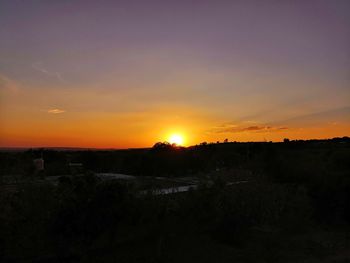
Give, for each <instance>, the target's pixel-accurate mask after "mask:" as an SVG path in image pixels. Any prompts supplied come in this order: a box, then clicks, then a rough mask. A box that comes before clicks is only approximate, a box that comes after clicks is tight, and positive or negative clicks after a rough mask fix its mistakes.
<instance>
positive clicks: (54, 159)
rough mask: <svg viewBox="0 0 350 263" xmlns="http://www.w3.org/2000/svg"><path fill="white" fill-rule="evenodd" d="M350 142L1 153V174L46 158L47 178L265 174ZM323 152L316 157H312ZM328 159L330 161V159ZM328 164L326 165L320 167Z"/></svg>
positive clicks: (24, 170)
mask: <svg viewBox="0 0 350 263" xmlns="http://www.w3.org/2000/svg"><path fill="white" fill-rule="evenodd" d="M349 145H350V140H349V138H347V137H345V138H335V139H332V140H311V141H289V140H288V141H285V142H284V143H269V142H261V143H238V142H231V143H211V144H207V143H202V144H200V145H196V146H192V147H188V148H183V147H177V146H174V145H170V144H167V143H157V144H155V145H154V147H153V148H150V149H131V150H116V151H112V150H109V151H93V150H87V151H55V150H46V149H33V150H28V151H25V152H0V175H18V174H19V175H31V174H33V173H34V171H35V170H34V167H33V159H35V158H38V157H40V156H43V158H44V160H45V175H47V176H51V175H64V174H69V173H71V169H70V167H69V163H81V164H82V166H83V168H84V169H85V170H86V171H93V172H111V173H125V174H132V175H136V176H137V175H141V176H186V175H195V174H198V173H201V172H209V171H213V170H215V169H222V168H245V167H248V168H249V169H257V170H259V169H260V170H261V169H265V168H266V167H265V164H266V162H267V163H268V162H269V160H270V161H273V158H274V156H275V155H276V156H278V155H281V154H282V156H283V154H284V153H285V152H286V153H287V152H291V153H292V152H299V153H300V155H298V156H304V155H305V154H306V155H308V156H309V155H310V154H311V156H309V158H311V159H312V158H313V157H315V158H316V159H315V161H316V162H317V161H320V160H319V159H317V155H325V154H326V155H327V156H329V157H330V158H335V157H334V155H337V154H338V155H341V153H339V152H341V151H345V152H346V151H347V149H348V148H349ZM313 151H314V152H317V153H316V155H314V156H313V155H312V152H313ZM325 158H326V157H325ZM320 165H322V164H320Z"/></svg>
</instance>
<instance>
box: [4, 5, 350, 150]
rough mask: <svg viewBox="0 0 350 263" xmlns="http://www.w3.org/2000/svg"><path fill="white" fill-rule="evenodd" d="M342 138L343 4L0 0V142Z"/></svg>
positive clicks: (345, 130)
mask: <svg viewBox="0 0 350 263" xmlns="http://www.w3.org/2000/svg"><path fill="white" fill-rule="evenodd" d="M172 133H180V134H183V135H184V136H185V143H186V145H191V144H196V143H199V142H202V141H208V142H211V141H215V142H216V141H217V140H220V141H222V140H224V139H225V138H228V139H229V140H230V141H263V140H268V141H269V140H273V141H280V140H282V139H283V138H286V137H288V138H290V139H309V138H329V137H336V136H349V135H350V1H348V0H344V1H342V0H328V1H322V0H319V1H311V0H310V1H308V0H295V1H286V0H271V1H269V0H266V1H261V0H256V1H250V0H246V1H244V0H240V1H235V0H227V1H224V0H216V1H212V0H211V1H207V0H198V1H195V0H192V1H191V0H187V1H181V0H178V1H174V0H172V1H167V0H161V1H160V0H159V1H152V0H147V1H143V0H140V1H133V0H127V1H121V0H115V1H102V0H98V1H97V0H96V1H86V0H85V1H74V0H69V1H68V0H67V1H66V0H59V1H50V0H47V1H39V0H38V1H30V0H25V1H24V0H22V1H18V0H9V1H6V0H0V146H2V147H9V146H15V147H39V146H72V147H102V148H103V147H107V148H109V147H116V148H126V147H144V146H152V145H153V144H154V143H155V142H157V141H164V140H166V139H167V138H168V137H169V135H170V134H172Z"/></svg>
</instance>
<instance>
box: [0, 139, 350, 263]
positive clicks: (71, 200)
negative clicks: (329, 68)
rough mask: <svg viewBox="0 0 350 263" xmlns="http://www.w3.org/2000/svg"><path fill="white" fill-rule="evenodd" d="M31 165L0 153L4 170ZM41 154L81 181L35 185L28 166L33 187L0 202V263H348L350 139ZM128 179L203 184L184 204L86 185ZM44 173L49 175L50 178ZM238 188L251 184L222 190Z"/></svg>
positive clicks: (120, 187) (175, 198)
mask: <svg viewBox="0 0 350 263" xmlns="http://www.w3.org/2000/svg"><path fill="white" fill-rule="evenodd" d="M35 154H37V153H36V152H35V151H30V152H21V153H3V155H2V159H1V162H5V161H4V160H6V161H7V162H8V161H9V160H10V161H11V160H12V161H13V162H16V161H18V159H20V158H23V160H24V159H25V158H24V156H26V155H27V156H30V155H35ZM44 155H45V156H48V155H52V156H55V155H56V157H57V159H55V158H52V160H53V161H52V163H55V162H56V161H54V160H64V159H67V158H72V159H73V158H76V159H75V160H77V161H81V162H82V163H84V166H85V167H86V170H87V171H85V172H84V175H82V176H77V175H69V173H70V172H69V170H65V171H64V173H63V172H62V171H61V174H66V175H65V176H61V178H60V179H59V183H58V185H52V184H50V183H47V184H45V183H42V184H34V183H31V182H33V181H35V175H34V174H33V173H32V172H31V170H30V169H29V168H30V165H29V163H28V167H29V168H28V167H25V169H28V170H25V169H23V170H22V171H21V173H22V176H29V177H30V178H34V179H30V180H28V181H27V183H23V184H21V185H18V186H17V188H16V189H15V191H2V192H1V197H0V198H1V199H0V207H1V214H0V248H1V249H0V261H2V262H96V261H97V262H141V261H142V262H348V261H347V260H349V257H350V255H349V254H348V251H350V241H349V233H350V232H349V226H350V224H349V223H350V164H349V163H350V162H348V160H350V143H349V141H348V139H336V140H330V141H308V142H288V141H286V142H285V143H280V144H273V143H256V144H253V143H251V144H240V143H227V144H226V143H225V144H212V145H206V144H203V145H200V146H196V147H192V148H178V147H173V146H169V145H166V144H158V145H157V146H156V147H154V148H153V149H148V150H147V149H145V150H135V151H134V152H133V151H122V152H114V151H102V152H93V151H90V152H56V151H52V152H49V151H47V152H45V153H44ZM59 156H61V157H59ZM89 156H90V157H89ZM91 156H94V158H91ZM11 158H12V159H11ZM60 158H61V159H60ZM84 158H86V160H89V162H86V163H85V161H84ZM28 159H30V158H29V157H28ZM49 160H50V159H49ZM94 160H95V161H94ZM111 160H113V161H111ZM130 160H133V162H132V161H130ZM145 160H147V162H146V161H145ZM129 161H130V163H129ZM103 162H105V166H104V167H103V165H102V163H103ZM24 163H25V162H24ZM47 163H48V164H47V165H48V166H49V167H50V165H52V164H50V162H49V161H47ZM111 163H112V164H111ZM131 163H134V166H132V165H131ZM129 164H130V170H128V169H129V168H128V167H129ZM157 164H158V165H157ZM89 165H90V167H89ZM118 165H120V166H118ZM87 166H88V167H87ZM4 167H5V168H6V166H2V169H3V173H4V174H5V168H4ZM7 167H8V169H13V170H14V169H18V170H20V169H22V168H21V167H20V166H17V167H12V166H11V165H8V166H7ZM52 167H53V166H52ZM63 167H65V166H64V165H63ZM106 167H107V168H106ZM141 167H143V169H145V170H144V172H142V171H141ZM147 167H148V168H147ZM6 169H7V168H6ZM50 169H51V168H50ZM60 169H61V168H60ZM64 169H66V168H64ZM132 170H135V171H136V170H137V171H139V172H135V173H134V174H135V175H163V176H164V175H167V176H169V177H175V178H176V176H179V175H182V176H184V175H186V174H188V175H192V176H196V177H197V178H198V179H199V181H200V184H199V187H198V189H196V190H191V191H189V192H186V193H179V194H173V195H152V194H151V193H149V194H145V193H144V192H141V191H140V190H143V189H144V188H143V186H142V185H140V184H138V181H119V180H112V181H102V180H100V179H99V178H98V177H96V176H95V175H94V172H100V171H103V172H122V171H123V172H129V173H131V171H132ZM52 171H54V169H53V168H52V170H49V171H48V173H49V174H47V175H45V176H50V175H51V173H53V174H55V175H56V174H58V172H57V173H54V172H52ZM26 172H27V173H28V174H25V173H26ZM6 174H7V175H8V174H9V170H7V172H6ZM242 177H245V178H244V179H247V181H249V182H248V183H245V184H233V185H229V184H227V182H229V181H234V180H235V179H237V180H238V179H242Z"/></svg>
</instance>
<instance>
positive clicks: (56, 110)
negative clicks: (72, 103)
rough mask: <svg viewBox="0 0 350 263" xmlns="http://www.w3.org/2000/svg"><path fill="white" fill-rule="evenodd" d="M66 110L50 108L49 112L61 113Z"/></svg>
mask: <svg viewBox="0 0 350 263" xmlns="http://www.w3.org/2000/svg"><path fill="white" fill-rule="evenodd" d="M64 112H66V111H65V110H61V109H50V110H48V111H47V113H50V114H60V113H64Z"/></svg>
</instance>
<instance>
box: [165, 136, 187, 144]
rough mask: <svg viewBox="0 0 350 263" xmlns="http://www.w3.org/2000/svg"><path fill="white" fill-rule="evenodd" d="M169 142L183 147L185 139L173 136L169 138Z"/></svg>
mask: <svg viewBox="0 0 350 263" xmlns="http://www.w3.org/2000/svg"><path fill="white" fill-rule="evenodd" d="M169 142H170V143H171V144H176V145H183V143H184V138H183V136H182V135H181V134H172V135H170V137H169Z"/></svg>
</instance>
